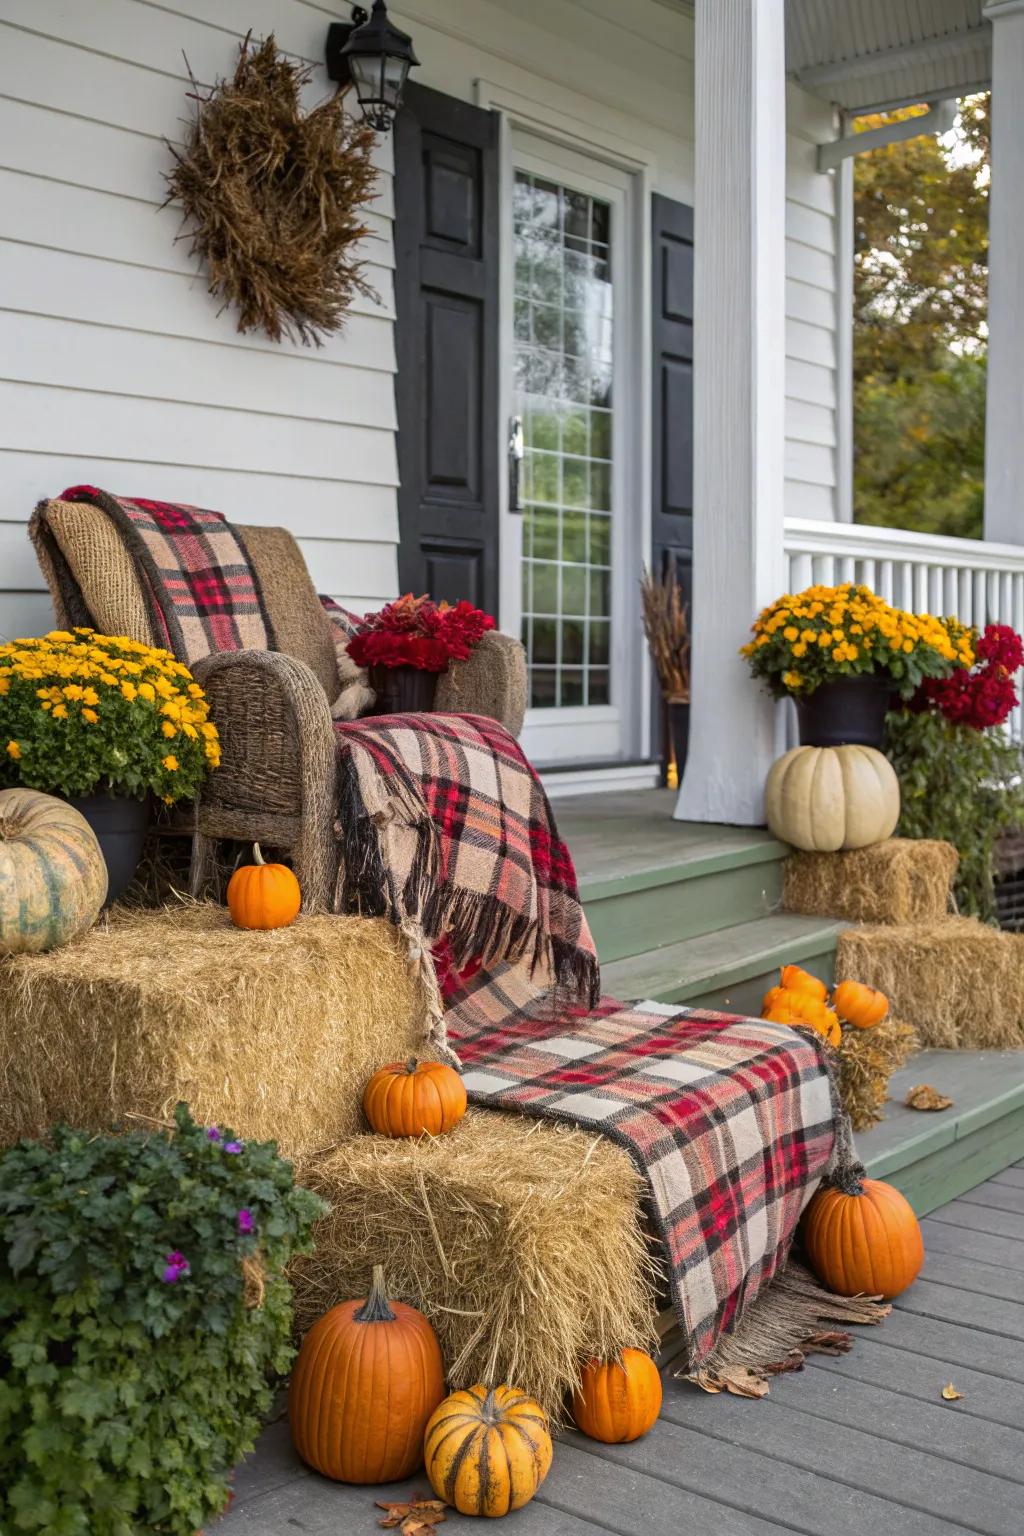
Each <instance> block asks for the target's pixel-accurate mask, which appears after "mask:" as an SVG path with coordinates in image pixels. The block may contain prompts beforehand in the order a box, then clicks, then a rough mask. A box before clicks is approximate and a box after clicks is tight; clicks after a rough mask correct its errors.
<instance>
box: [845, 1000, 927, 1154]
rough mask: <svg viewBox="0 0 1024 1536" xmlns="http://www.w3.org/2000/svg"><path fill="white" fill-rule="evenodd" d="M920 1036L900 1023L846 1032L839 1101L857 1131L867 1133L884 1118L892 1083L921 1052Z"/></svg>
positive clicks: (889, 1022)
mask: <svg viewBox="0 0 1024 1536" xmlns="http://www.w3.org/2000/svg"><path fill="white" fill-rule="evenodd" d="M919 1043H920V1042H919V1041H918V1038H917V1033H916V1031H915V1030H914V1029H913V1027H912V1026H911V1025H910V1024H903V1023H901V1021H900V1020H899V1019H892V1018H889V1019H885V1020H884V1021H883V1022H882V1023H881V1024H876V1025H875V1026H874V1028H873V1029H844V1030H843V1039H842V1044H841V1045H840V1047H839V1071H838V1079H839V1097H840V1098H841V1099H842V1101H843V1108H844V1109H845V1110H846V1113H847V1114H848V1115H849V1117H850V1124H851V1125H852V1126H853V1129H854V1130H855V1131H867V1130H870V1128H871V1126H873V1125H877V1124H878V1122H879V1120H881V1119H882V1118H883V1117H882V1106H883V1105H884V1104H885V1103H886V1101H887V1100H888V1098H889V1079H890V1078H891V1077H892V1074H893V1073H894V1072H897V1071H899V1069H900V1067H902V1066H903V1065H904V1063H905V1062H906V1061H907V1059H908V1057H910V1056H911V1054H912V1053H913V1052H914V1051H916V1050H917V1049H918V1046H919Z"/></svg>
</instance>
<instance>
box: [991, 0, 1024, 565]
mask: <svg viewBox="0 0 1024 1536" xmlns="http://www.w3.org/2000/svg"><path fill="white" fill-rule="evenodd" d="M984 14H985V16H986V17H987V18H988V20H989V21H991V23H992V185H991V187H990V188H989V200H988V209H989V213H988V218H989V243H988V253H989V254H988V314H989V340H988V398H987V404H986V408H985V537H986V539H990V540H993V541H994V542H997V543H1001V544H1024V191H1022V189H1024V108H1022V106H1021V101H1022V98H1024V0H990V3H989V4H988V5H986V6H985V8H984Z"/></svg>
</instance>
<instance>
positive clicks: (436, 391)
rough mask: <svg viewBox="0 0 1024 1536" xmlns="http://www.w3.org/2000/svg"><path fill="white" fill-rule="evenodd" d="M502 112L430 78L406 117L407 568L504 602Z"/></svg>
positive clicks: (401, 323)
mask: <svg viewBox="0 0 1024 1536" xmlns="http://www.w3.org/2000/svg"><path fill="white" fill-rule="evenodd" d="M499 254H500V253H499V220H498V119H497V116H496V114H495V113H493V112H485V111H483V110H481V108H479V107H474V106H470V105H469V104H468V103H467V102H463V101H457V100H455V99H454V98H453V97H450V96H443V95H441V94H440V92H438V91H429V90H426V89H425V88H424V87H422V86H411V87H409V88H408V90H407V92H406V95H405V98H404V103H403V107H402V110H401V112H399V114H398V117H397V120H396V125H395V259H396V303H397V314H398V319H397V328H396V329H397V344H398V381H397V399H398V466H399V474H400V476H401V489H400V491H399V498H398V509H399V529H400V537H401V546H400V549H399V560H398V566H399V577H400V580H401V585H402V590H403V591H405V592H407V591H415V592H429V593H430V595H431V596H432V597H434V598H437V599H441V598H445V599H447V600H448V601H449V602H454V601H456V600H457V599H458V598H462V597H465V598H469V600H470V601H471V602H474V603H476V604H478V605H479V606H481V607H483V608H486V609H487V610H488V611H489V612H492V613H494V612H496V611H497V603H498V532H499V518H498V445H499V435H500V434H499V428H498V264H499Z"/></svg>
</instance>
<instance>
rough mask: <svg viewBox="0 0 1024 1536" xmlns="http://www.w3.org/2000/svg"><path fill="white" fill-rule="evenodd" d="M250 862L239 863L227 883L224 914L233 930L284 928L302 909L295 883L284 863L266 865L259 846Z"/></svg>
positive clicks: (300, 895) (298, 890)
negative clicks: (228, 918)
mask: <svg viewBox="0 0 1024 1536" xmlns="http://www.w3.org/2000/svg"><path fill="white" fill-rule="evenodd" d="M252 856H253V863H251V864H240V865H239V867H238V868H237V869H236V870H235V872H234V874H233V875H232V876H231V879H230V880H229V881H228V892H227V897H228V911H229V912H230V913H231V921H232V922H233V923H234V925H235V927H236V928H287V926H288V924H289V923H293V922H294V921H295V919H296V917H297V916H298V913H299V908H300V907H301V906H302V892H301V890H300V889H299V882H298V881H297V880H296V878H295V876H294V875H293V874H292V872H291V870H290V869H289V868H288V866H287V864H268V863H267V862H266V860H265V859H264V857H263V855H262V853H260V845H259V843H253V845H252Z"/></svg>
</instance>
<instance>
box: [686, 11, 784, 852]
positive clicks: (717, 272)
mask: <svg viewBox="0 0 1024 1536" xmlns="http://www.w3.org/2000/svg"><path fill="white" fill-rule="evenodd" d="M783 33H784V0H696V64H695V72H696V112H695V137H696V198H695V212H694V535H693V544H694V569H693V594H694V595H693V626H694V636H693V656H692V678H691V684H692V688H691V691H692V704H691V718H690V753H689V758H688V760H687V764H686V773H685V776H684V779H683V784H682V788H681V789H680V792H679V800H678V803H677V806H676V812H675V814H676V816H677V818H679V819H680V820H687V821H724V822H735V823H737V824H741V825H754V824H757V823H758V822H760V821H761V820H762V819H763V806H764V795H763V791H764V779H765V774H766V773H767V771H768V768H769V766H770V764H771V762H772V759H773V758H774V756H775V730H774V706H773V704H772V702H771V700H770V699H769V698H768V696H767V694H765V693H764V692H762V690H761V689H760V687H759V686H758V685H757V684H755V683H754V682H753V681H752V679H751V678H750V676H749V674H748V672H747V666H746V663H745V662H744V661H743V660H742V658H741V657H740V656H739V655H738V654H737V652H738V649H739V647H740V646H741V645H742V644H743V643H744V641H745V640H747V639H749V630H750V625H751V622H752V621H753V619H754V618H755V616H756V614H757V613H758V611H759V610H760V609H761V608H763V607H764V606H765V604H766V603H768V602H770V601H771V600H772V599H773V598H775V597H777V596H779V594H780V593H781V592H782V591H784V590H785V561H784V558H783V474H784V465H783V455H784V435H785V421H784V402H785V389H786V380H785V354H786V337H785V218H786V80H785V45H784V35H783Z"/></svg>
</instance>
